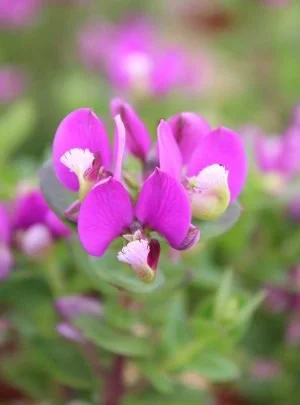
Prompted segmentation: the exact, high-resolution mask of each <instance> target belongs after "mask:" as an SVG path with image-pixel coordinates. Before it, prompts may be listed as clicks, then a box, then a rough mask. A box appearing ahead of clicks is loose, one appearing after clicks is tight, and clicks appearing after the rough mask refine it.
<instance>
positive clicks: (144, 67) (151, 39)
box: [79, 18, 201, 95]
mask: <svg viewBox="0 0 300 405" xmlns="http://www.w3.org/2000/svg"><path fill="white" fill-rule="evenodd" d="M160 42H161V41H160V40H159V38H157V37H156V35H155V29H154V27H153V26H152V25H151V24H150V23H149V22H148V21H147V20H146V19H143V18H139V19H134V20H131V21H127V22H125V23H123V24H120V25H119V26H118V27H111V26H110V27H107V26H105V25H104V24H103V23H100V22H99V23H92V24H89V25H88V26H87V28H85V29H84V30H83V31H82V33H81V34H80V38H79V46H80V54H81V56H82V59H83V61H84V62H85V64H86V65H87V66H88V67H90V68H92V69H94V70H102V71H104V72H105V73H106V74H107V76H108V77H109V79H110V81H111V83H112V84H113V85H114V86H115V87H116V89H118V90H119V91H120V90H121V91H130V92H133V93H135V94H151V95H153V94H154V95H164V94H166V93H168V92H170V91H171V90H174V89H175V88H182V87H190V88H191V87H192V86H193V84H195V82H196V78H199V76H201V64H200V66H199V65H198V66H197V74H196V67H195V66H193V63H192V62H191V60H190V58H189V57H188V56H187V55H186V53H185V52H184V51H183V50H182V49H181V48H180V47H178V46H163V45H161V44H160Z"/></svg>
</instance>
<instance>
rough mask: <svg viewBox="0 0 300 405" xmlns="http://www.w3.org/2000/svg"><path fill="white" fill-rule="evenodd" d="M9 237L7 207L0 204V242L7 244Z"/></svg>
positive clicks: (9, 226) (9, 227) (9, 228)
mask: <svg viewBox="0 0 300 405" xmlns="http://www.w3.org/2000/svg"><path fill="white" fill-rule="evenodd" d="M10 237H11V224H10V219H9V216H8V212H7V209H6V207H5V206H4V205H2V204H0V244H1V243H4V244H5V245H8V243H9V241H10Z"/></svg>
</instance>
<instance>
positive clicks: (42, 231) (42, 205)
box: [12, 188, 71, 258]
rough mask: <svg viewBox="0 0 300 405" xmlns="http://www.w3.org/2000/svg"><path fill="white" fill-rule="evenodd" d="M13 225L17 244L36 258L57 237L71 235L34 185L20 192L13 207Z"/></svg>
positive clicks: (41, 254)
mask: <svg viewBox="0 0 300 405" xmlns="http://www.w3.org/2000/svg"><path fill="white" fill-rule="evenodd" d="M12 227H13V231H14V239H15V242H16V246H17V247H18V248H19V249H21V251H22V252H23V253H25V254H26V255H27V256H29V257H33V258H38V257H42V256H43V255H44V254H45V253H46V252H47V251H48V249H49V248H50V246H51V245H52V244H53V243H54V241H55V240H57V239H61V238H66V237H68V236H70V234H71V231H70V230H69V228H67V226H66V225H65V224H64V223H63V222H61V220H60V219H59V218H57V216H56V215H55V214H54V213H53V212H52V211H51V210H50V209H49V207H48V205H47V203H46V201H45V199H44V197H43V196H42V194H41V192H40V190H38V189H35V188H31V189H30V188H29V189H28V188H27V189H25V190H22V191H21V192H20V193H19V194H18V195H17V197H16V199H15V202H14V204H13V209H12Z"/></svg>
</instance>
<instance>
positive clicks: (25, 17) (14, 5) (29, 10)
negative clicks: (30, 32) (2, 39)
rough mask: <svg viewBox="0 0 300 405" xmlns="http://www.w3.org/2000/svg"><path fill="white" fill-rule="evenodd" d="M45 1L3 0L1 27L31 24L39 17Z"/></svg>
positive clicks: (0, 3)
mask: <svg viewBox="0 0 300 405" xmlns="http://www.w3.org/2000/svg"><path fill="white" fill-rule="evenodd" d="M43 3H44V1H43V0H1V2H0V28H2V27H4V28H17V27H24V26H28V25H30V24H31V23H32V22H33V21H35V19H36V18H37V16H38V14H39V12H40V9H41V7H42V5H43Z"/></svg>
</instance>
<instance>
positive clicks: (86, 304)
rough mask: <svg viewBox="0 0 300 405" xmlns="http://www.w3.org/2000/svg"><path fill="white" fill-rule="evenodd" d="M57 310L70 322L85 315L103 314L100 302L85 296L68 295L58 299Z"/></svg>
mask: <svg viewBox="0 0 300 405" xmlns="http://www.w3.org/2000/svg"><path fill="white" fill-rule="evenodd" d="M55 308H56V310H57V311H58V312H59V314H60V315H61V316H62V317H63V318H64V319H66V320H68V321H70V320H72V319H74V318H76V317H78V316H80V315H84V314H90V315H101V313H102V306H101V304H100V302H99V300H98V299H96V298H92V297H87V296H84V295H68V296H65V297H61V298H58V299H57V300H56V302H55Z"/></svg>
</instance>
